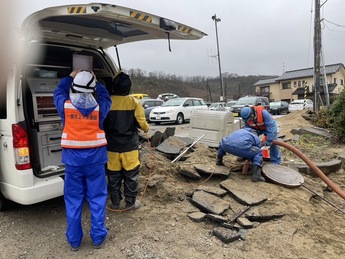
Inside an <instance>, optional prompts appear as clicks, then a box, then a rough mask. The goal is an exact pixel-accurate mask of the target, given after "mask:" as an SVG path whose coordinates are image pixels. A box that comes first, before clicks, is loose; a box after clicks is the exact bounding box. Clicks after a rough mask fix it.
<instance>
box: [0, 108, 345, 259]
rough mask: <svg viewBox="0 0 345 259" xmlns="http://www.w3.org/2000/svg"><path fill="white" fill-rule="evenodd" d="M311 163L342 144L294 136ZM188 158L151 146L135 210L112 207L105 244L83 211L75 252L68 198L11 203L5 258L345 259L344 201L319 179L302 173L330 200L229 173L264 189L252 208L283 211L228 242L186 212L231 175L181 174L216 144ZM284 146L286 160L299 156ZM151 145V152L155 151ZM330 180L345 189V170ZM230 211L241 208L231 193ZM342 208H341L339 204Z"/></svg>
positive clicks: (3, 226) (293, 123) (297, 116)
mask: <svg viewBox="0 0 345 259" xmlns="http://www.w3.org/2000/svg"><path fill="white" fill-rule="evenodd" d="M301 115H302V113H300V112H296V113H291V114H289V115H287V116H283V117H281V118H278V119H277V122H278V123H279V125H280V134H285V136H286V138H289V137H290V138H293V135H292V134H291V133H290V130H291V129H292V128H296V127H305V126H308V125H310V124H309V122H308V121H307V120H305V119H303V118H302V116H301ZM290 144H292V145H294V146H296V147H297V148H299V149H301V150H302V149H303V153H304V154H305V155H307V156H308V157H309V158H310V159H311V160H312V161H314V162H319V161H330V160H332V159H335V158H336V157H337V156H338V154H340V152H341V151H342V150H343V148H344V145H341V144H339V143H332V142H331V141H330V140H327V139H323V138H322V139H320V138H315V137H304V138H302V139H300V140H299V141H298V142H290ZM193 150H194V152H191V153H188V154H187V155H186V157H187V159H186V160H185V161H179V162H177V163H174V164H172V163H171V160H170V159H168V158H166V157H165V156H164V155H162V154H160V153H158V152H154V153H153V149H150V148H149V147H148V146H147V145H146V144H144V148H143V149H142V156H141V161H142V165H141V176H140V195H139V198H140V200H141V202H142V204H143V205H142V207H141V208H140V209H139V210H137V211H132V212H115V211H111V210H108V212H107V218H106V225H107V228H108V229H109V236H108V240H107V242H106V244H105V245H104V247H102V248H101V249H99V250H95V249H93V247H92V243H91V239H90V237H89V234H88V231H89V224H90V223H89V213H88V209H87V207H86V208H85V210H84V214H83V224H84V231H85V233H84V234H85V235H84V240H83V243H82V245H81V248H80V250H79V251H77V252H72V251H70V249H69V246H68V244H67V242H66V241H65V228H66V222H65V214H64V203H63V199H62V198H58V199H54V200H51V201H47V202H44V203H40V204H36V205H31V206H21V205H13V206H12V207H11V208H10V209H9V210H8V211H5V212H1V213H0V240H1V247H0V251H1V252H0V258H152V259H153V258H155V259H156V258H157V259H158V258H162V259H163V258H216V259H218V258H219V259H220V258H343V257H344V255H343V253H344V250H345V242H344V241H345V220H344V217H345V215H344V214H343V213H341V211H344V210H345V208H344V200H343V199H342V198H341V197H339V196H338V195H337V194H336V193H335V192H330V191H328V190H327V189H326V188H325V184H323V182H322V181H321V180H320V179H319V178H312V177H311V176H308V175H304V180H305V184H306V185H307V186H308V187H309V188H310V189H312V190H313V191H315V192H317V193H318V194H319V195H322V197H324V199H326V200H327V201H328V202H330V203H332V204H333V205H334V206H331V205H330V204H328V203H326V202H325V201H324V200H322V199H320V198H319V197H317V196H316V197H315V196H314V195H313V193H311V192H310V191H308V190H307V189H306V188H304V187H302V186H300V187H296V188H287V187H283V186H280V185H277V184H273V183H268V182H265V183H262V182H260V183H254V182H252V181H251V177H250V175H241V174H239V173H236V172H231V173H230V175H229V177H228V178H229V179H231V180H233V181H235V182H237V183H239V184H241V185H242V186H243V190H244V191H246V192H248V193H251V192H253V191H260V192H261V193H263V194H265V195H266V196H267V197H268V200H267V201H266V202H265V203H263V204H261V205H259V206H253V207H252V208H251V209H250V210H249V211H252V212H260V211H269V212H271V213H277V214H283V215H284V216H283V217H281V218H279V219H276V220H271V221H267V222H262V223H257V224H255V227H254V228H250V229H245V230H243V231H244V232H243V233H244V235H243V236H242V239H238V240H236V241H234V242H232V243H228V244H225V243H224V242H222V241H221V240H220V239H218V238H217V237H215V236H214V235H213V234H212V231H213V229H214V228H215V227H219V226H220V224H219V223H216V222H213V221H211V220H209V219H205V220H204V221H202V222H198V223H197V222H194V221H192V220H190V219H189V217H188V214H190V213H191V212H195V211H198V209H197V208H196V207H194V206H193V205H192V204H191V203H190V202H189V201H188V199H189V197H191V196H192V194H193V192H194V191H195V189H196V188H197V187H198V186H199V185H206V186H213V187H219V183H220V182H222V181H224V180H226V179H227V178H224V177H219V176H212V177H211V178H210V179H208V177H207V176H202V178H201V179H200V180H193V179H189V178H188V177H185V176H182V175H181V174H179V173H178V172H179V170H180V168H181V166H182V165H191V166H193V165H194V164H214V163H215V157H216V154H215V150H214V149H211V148H208V147H207V146H205V145H203V144H196V145H195V148H194V149H193ZM281 150H282V155H283V161H284V164H287V163H289V162H291V161H292V160H294V161H298V158H297V157H296V156H294V154H292V153H291V152H288V151H286V150H283V148H282V149H281ZM147 151H150V152H151V154H150V153H149V152H147ZM224 161H225V164H226V165H227V166H229V168H230V167H232V166H234V167H235V166H236V163H238V162H236V158H235V157H233V156H231V155H227V156H226V157H225V159H224ZM329 178H330V179H331V180H332V181H333V182H334V183H336V184H337V185H338V186H339V187H340V188H341V189H342V190H345V174H344V171H343V170H342V169H341V170H339V171H337V172H333V173H331V174H330V175H329ZM224 199H225V200H227V201H229V203H230V204H231V209H230V211H228V215H231V214H232V213H233V212H235V211H237V210H238V208H240V207H239V206H238V205H237V204H236V202H234V201H233V200H232V198H231V197H230V196H226V197H225V198H224ZM335 207H336V208H338V209H340V211H339V210H336V208H335Z"/></svg>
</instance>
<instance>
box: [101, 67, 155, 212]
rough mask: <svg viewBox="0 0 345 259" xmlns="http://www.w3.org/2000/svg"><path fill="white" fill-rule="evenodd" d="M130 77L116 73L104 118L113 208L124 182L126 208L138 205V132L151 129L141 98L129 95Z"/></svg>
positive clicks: (115, 207)
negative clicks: (108, 107)
mask: <svg viewBox="0 0 345 259" xmlns="http://www.w3.org/2000/svg"><path fill="white" fill-rule="evenodd" d="M131 85H132V82H131V79H130V78H129V76H128V75H127V74H125V73H123V72H121V71H120V72H119V73H117V74H116V76H115V78H114V80H113V84H112V89H111V100H112V106H111V108H110V112H109V114H108V116H107V118H106V120H105V122H104V129H105V133H106V138H107V141H108V147H107V148H108V159H109V161H108V165H107V175H108V191H109V194H110V200H111V208H112V209H115V210H117V209H119V208H120V202H121V200H122V192H121V186H122V182H123V183H124V196H125V201H126V208H125V209H126V210H133V209H138V208H139V207H140V205H141V203H140V201H139V200H137V195H138V180H139V167H140V161H139V132H138V129H142V130H143V131H144V132H148V130H149V125H148V123H147V122H146V118H145V111H144V108H143V106H142V105H141V103H140V102H139V100H137V99H136V98H134V97H133V96H130V95H129V93H130V90H131Z"/></svg>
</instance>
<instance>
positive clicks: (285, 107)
mask: <svg viewBox="0 0 345 259" xmlns="http://www.w3.org/2000/svg"><path fill="white" fill-rule="evenodd" d="M268 111H269V112H270V113H271V114H273V115H279V114H282V113H286V114H287V113H289V103H288V102H285V101H277V102H270V107H269V108H268Z"/></svg>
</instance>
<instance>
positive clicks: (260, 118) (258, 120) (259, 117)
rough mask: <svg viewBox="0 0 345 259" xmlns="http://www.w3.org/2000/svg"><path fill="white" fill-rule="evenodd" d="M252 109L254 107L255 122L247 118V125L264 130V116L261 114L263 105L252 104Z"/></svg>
mask: <svg viewBox="0 0 345 259" xmlns="http://www.w3.org/2000/svg"><path fill="white" fill-rule="evenodd" d="M252 109H255V113H256V123H255V122H254V120H248V121H247V123H248V125H249V126H250V127H251V128H253V129H256V130H261V131H265V130H266V126H265V122H264V118H263V116H262V110H264V109H265V107H264V106H253V107H252Z"/></svg>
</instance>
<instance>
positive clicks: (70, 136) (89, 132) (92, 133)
mask: <svg viewBox="0 0 345 259" xmlns="http://www.w3.org/2000/svg"><path fill="white" fill-rule="evenodd" d="M64 112H65V126H64V129H63V132H62V136H61V147H63V148H95V147H101V146H105V145H106V144H107V140H106V138H105V133H104V131H103V130H101V129H100V128H99V105H97V106H96V108H95V109H94V110H93V111H92V112H91V113H90V114H89V115H87V116H83V115H82V114H81V112H80V111H78V109H77V108H75V107H74V106H73V105H72V103H71V101H70V100H68V101H66V102H65V105H64Z"/></svg>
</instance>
